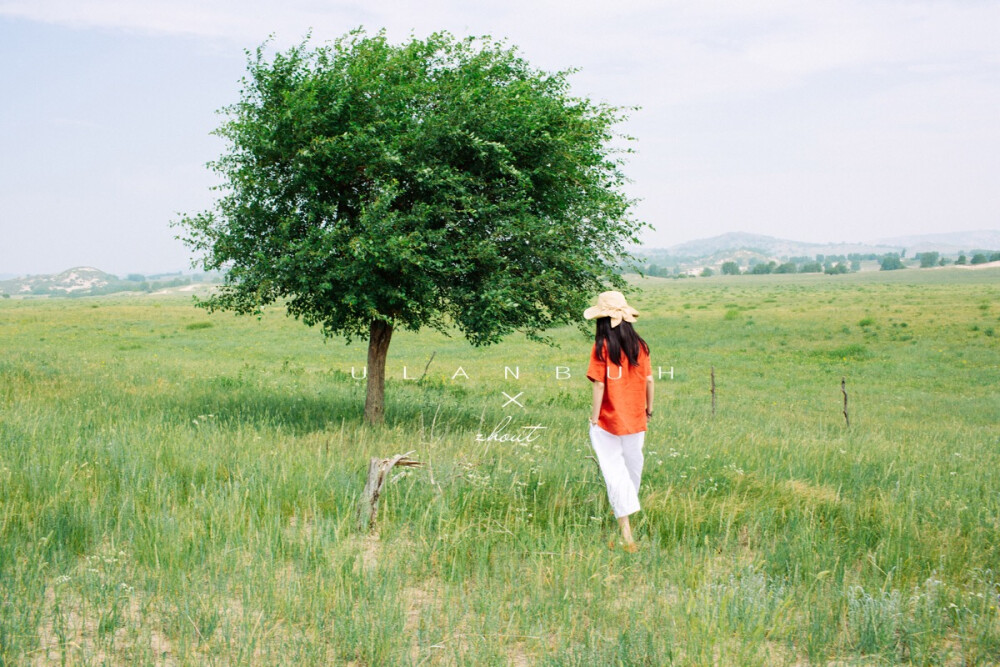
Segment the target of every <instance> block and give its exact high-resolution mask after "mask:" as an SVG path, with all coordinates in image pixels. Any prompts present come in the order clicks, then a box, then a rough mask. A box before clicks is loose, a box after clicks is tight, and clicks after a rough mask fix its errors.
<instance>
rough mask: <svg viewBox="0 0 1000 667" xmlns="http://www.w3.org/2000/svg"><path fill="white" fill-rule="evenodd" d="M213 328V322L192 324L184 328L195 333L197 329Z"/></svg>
mask: <svg viewBox="0 0 1000 667" xmlns="http://www.w3.org/2000/svg"><path fill="white" fill-rule="evenodd" d="M212 326H213V325H212V323H211V322H192V323H191V324H189V325H187V326H186V327H184V328H185V329H189V330H191V331H194V330H196V329H211V328H212Z"/></svg>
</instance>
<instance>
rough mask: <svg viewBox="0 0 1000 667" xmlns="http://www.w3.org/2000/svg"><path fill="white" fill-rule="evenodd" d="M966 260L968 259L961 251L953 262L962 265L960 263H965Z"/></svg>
mask: <svg viewBox="0 0 1000 667" xmlns="http://www.w3.org/2000/svg"><path fill="white" fill-rule="evenodd" d="M967 262H968V260H967V259H966V257H965V253H962V254H961V255H959V256H958V259H956V260H955V264H957V265H959V266H962V265H964V264H966V263H967Z"/></svg>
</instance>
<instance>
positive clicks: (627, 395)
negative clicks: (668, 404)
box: [587, 342, 653, 435]
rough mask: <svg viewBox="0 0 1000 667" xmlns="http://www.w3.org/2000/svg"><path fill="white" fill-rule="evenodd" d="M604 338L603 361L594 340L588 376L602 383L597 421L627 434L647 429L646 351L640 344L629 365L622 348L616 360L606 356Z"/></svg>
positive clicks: (610, 430)
mask: <svg viewBox="0 0 1000 667" xmlns="http://www.w3.org/2000/svg"><path fill="white" fill-rule="evenodd" d="M608 356H609V354H608V351H607V342H605V343H604V359H605V360H604V361H601V360H599V359H598V358H597V344H596V343H595V344H594V346H593V348H591V350H590V366H589V367H588V368H587V378H588V379H589V380H590V381H591V382H603V383H604V398H603V399H602V401H601V414H600V416H599V417H598V419H597V425H598V426H600V427H601V428H603V429H604V430H605V431H607V432H608V433H614V434H615V435H628V434H630V433H638V432H639V431H645V430H646V378H647V377H648V376H650V375H652V373H653V371H652V365H651V362H650V359H649V353H648V352H646V351H645V350H643V349H642V346H641V345H640V346H639V358H638V362H639V363H638V365H637V366H632V365H631V364H630V363H629V361H628V357H626V356H625V351H624V350H622V353H621V358H620V359H619V364H614V363H611V362H610V361H609V360H608Z"/></svg>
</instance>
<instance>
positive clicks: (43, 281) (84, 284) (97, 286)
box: [0, 266, 216, 297]
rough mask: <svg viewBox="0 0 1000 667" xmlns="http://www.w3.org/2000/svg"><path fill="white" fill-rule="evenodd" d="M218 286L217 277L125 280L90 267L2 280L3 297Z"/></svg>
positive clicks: (136, 277) (132, 277)
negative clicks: (203, 285)
mask: <svg viewBox="0 0 1000 667" xmlns="http://www.w3.org/2000/svg"><path fill="white" fill-rule="evenodd" d="M195 280H197V281H198V282H216V280H215V276H209V275H204V274H203V275H197V276H190V275H189V276H184V275H182V274H180V273H176V274H163V275H158V276H142V275H139V274H131V275H129V276H128V277H126V278H124V279H123V278H119V277H118V276H116V275H112V274H110V273H105V272H104V271H101V270H100V269H95V268H94V267H91V266H78V267H76V268H72V269H67V270H66V271H63V272H62V273H56V274H51V275H34V276H23V277H20V278H8V279H6V280H0V294H9V295H11V296H22V297H30V296H49V297H77V296H97V295H99V294H114V293H116V292H151V291H154V290H164V289H169V288H174V287H181V286H187V285H191V284H192V282H193V281H195Z"/></svg>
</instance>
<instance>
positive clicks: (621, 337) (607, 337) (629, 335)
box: [594, 317, 649, 366]
mask: <svg viewBox="0 0 1000 667" xmlns="http://www.w3.org/2000/svg"><path fill="white" fill-rule="evenodd" d="M604 342H607V344H608V360H609V361H611V362H612V363H614V364H615V365H616V366H618V365H620V364H619V360H620V359H621V358H622V350H624V351H625V356H626V357H628V363H629V365H630V366H638V365H639V348H640V347H641V348H642V350H643V352H645V353H646V354H649V345H647V344H646V341H644V340H643V339H642V336H640V335H639V334H637V333H636V331H635V329H634V328H633V327H632V323H631V322H626V321H625V320H622V321H621V322H619V323H618V326H616V327H613V328H612V326H611V318H610V317H598V318H597V335H596V336H595V338H594V344H595V345H597V358H598V359H599V360H601V361H604V345H603V343H604Z"/></svg>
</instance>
